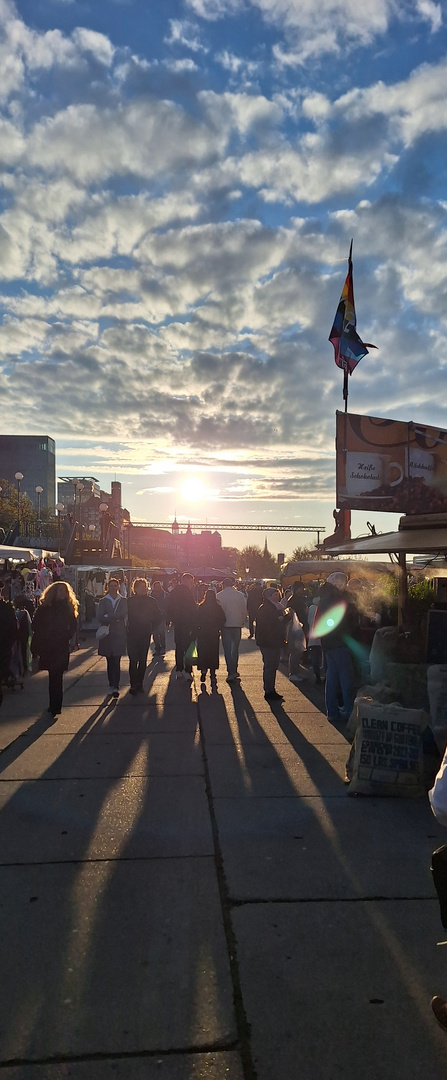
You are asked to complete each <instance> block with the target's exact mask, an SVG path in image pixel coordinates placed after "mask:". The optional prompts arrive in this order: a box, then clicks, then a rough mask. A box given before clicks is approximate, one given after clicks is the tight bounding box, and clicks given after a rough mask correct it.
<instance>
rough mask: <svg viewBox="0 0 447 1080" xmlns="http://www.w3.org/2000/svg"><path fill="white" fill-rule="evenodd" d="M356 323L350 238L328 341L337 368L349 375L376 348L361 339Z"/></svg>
mask: <svg viewBox="0 0 447 1080" xmlns="http://www.w3.org/2000/svg"><path fill="white" fill-rule="evenodd" d="M356 324H357V319H356V315H355V306H354V283H353V278H352V240H351V247H350V249H349V263H348V273H347V276H346V281H345V283H344V286H343V292H342V294H341V297H340V303H339V305H338V308H337V312H336V315H335V319H334V325H333V327H332V330H331V332H330V334H329V341H331V342H332V344H333V346H334V354H335V355H334V360H335V363H336V364H337V366H338V367H339V368H343V369H344V371H348V372H349V374H350V375H352V372H353V371H354V368H355V367H357V364H358V362H359V360H361V359H362V357H363V356H366V355H367V352H368V349H376V348H377V346H376V345H371V344H370V343H369V342H368V344H367V345H366V344H365V342H363V341H361V339H360V338H359V335H358V333H357V330H356Z"/></svg>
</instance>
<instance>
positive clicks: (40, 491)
mask: <svg viewBox="0 0 447 1080" xmlns="http://www.w3.org/2000/svg"><path fill="white" fill-rule="evenodd" d="M42 492H43V487H41V486H40V484H38V485H37V487H36V495H37V535H38V536H40V533H41V527H40V526H41V521H40V497H41V495H42Z"/></svg>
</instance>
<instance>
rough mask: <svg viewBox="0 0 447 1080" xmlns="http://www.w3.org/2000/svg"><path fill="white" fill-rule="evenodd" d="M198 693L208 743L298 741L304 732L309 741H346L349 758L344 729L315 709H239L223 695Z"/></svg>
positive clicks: (243, 707)
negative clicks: (307, 710) (273, 710)
mask: <svg viewBox="0 0 447 1080" xmlns="http://www.w3.org/2000/svg"><path fill="white" fill-rule="evenodd" d="M214 697H215V699H216V700H213V697H212V696H211V695H210V696H209V697H208V696H206V695H203V694H199V696H198V706H199V715H200V719H201V720H202V723H203V732H204V736H205V741H206V745H209V744H210V743H214V744H216V745H218V744H228V743H233V742H240V743H242V744H243V745H247V744H248V745H250V744H252V743H259V744H261V745H264V744H267V743H269V744H270V743H273V744H275V745H276V743H287V742H291V743H292V745H293V743H294V740H295V738H299V736H300V734H301V736H303V737H304V738H305V739H307V741H309V742H318V743H322V742H327V743H339V744H340V743H343V744H344V745H345V748H346V757H347V756H348V753H349V745H348V743H347V742H346V739H345V738H344V736H343V733H342V731H341V730H339V729H337V728H335V727H333V726H332V725H331V724H329V723H328V721H327V718H326V717H324V716H322V715H321V713H320V712H319V711H318V710H317V709H315V710H314V712H306V713H300V712H299V711H298V710H296V711H295V712H293V711H292V710H291V709H288V710H287V712H286V711H285V710H284V709H281V711H280V710H277V711H276V712H275V713H272V711H271V709H267V711H265V712H264V711H262V710H260V709H256V711H255V710H254V709H253V708H252V707H251V706H250V707H249V708H246V707H245V705H243V704H242V705H241V706H240V707H237V708H236V709H234V708H232V706H231V705H229V704H228V702H227V703H225V702H224V701H223V700H222V698H221V696H220V695H218V694H217V695H214Z"/></svg>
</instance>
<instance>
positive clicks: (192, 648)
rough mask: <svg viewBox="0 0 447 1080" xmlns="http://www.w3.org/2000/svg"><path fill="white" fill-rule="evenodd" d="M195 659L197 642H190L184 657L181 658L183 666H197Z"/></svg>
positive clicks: (196, 656) (196, 657)
mask: <svg viewBox="0 0 447 1080" xmlns="http://www.w3.org/2000/svg"><path fill="white" fill-rule="evenodd" d="M197 659H198V652H197V641H194V640H192V641H190V643H189V645H188V648H187V650H186V652H185V655H184V657H183V663H184V664H185V665H186V664H197Z"/></svg>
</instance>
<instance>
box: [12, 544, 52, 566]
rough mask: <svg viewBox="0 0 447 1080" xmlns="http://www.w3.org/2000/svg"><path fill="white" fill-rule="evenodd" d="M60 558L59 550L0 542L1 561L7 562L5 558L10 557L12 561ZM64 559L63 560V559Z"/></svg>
mask: <svg viewBox="0 0 447 1080" xmlns="http://www.w3.org/2000/svg"><path fill="white" fill-rule="evenodd" d="M42 558H43V559H46V558H49V559H60V558H61V556H60V555H59V552H58V551H46V549H45V548H34V547H33V548H22V547H14V546H12V547H9V546H8V545H7V544H0V562H5V559H10V560H11V562H25V563H27V562H35V561H36V559H37V560H38V559H42ZM62 561H63V560H62Z"/></svg>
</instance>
